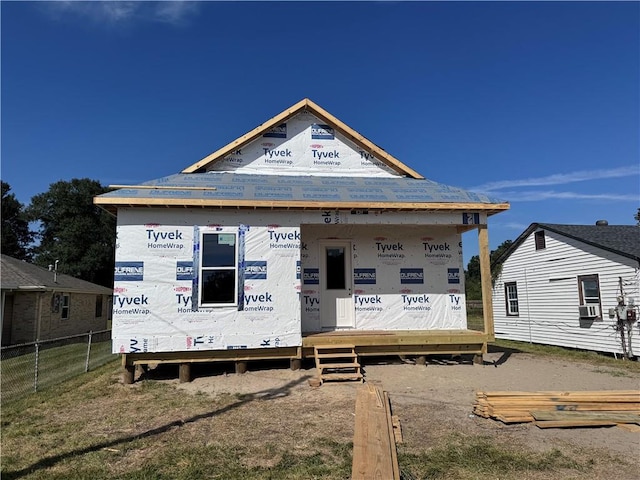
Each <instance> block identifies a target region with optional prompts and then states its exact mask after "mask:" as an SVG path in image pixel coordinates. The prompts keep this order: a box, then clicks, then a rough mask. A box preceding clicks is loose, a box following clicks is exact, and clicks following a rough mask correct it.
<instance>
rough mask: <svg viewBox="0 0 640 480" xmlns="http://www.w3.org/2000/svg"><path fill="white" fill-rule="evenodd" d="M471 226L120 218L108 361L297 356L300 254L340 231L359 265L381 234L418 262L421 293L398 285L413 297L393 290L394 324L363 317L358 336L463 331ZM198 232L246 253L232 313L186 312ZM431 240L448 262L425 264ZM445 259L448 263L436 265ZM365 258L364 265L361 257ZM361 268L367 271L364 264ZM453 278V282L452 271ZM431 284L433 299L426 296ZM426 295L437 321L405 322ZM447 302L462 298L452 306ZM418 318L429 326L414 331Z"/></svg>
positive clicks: (288, 214) (343, 218)
mask: <svg viewBox="0 0 640 480" xmlns="http://www.w3.org/2000/svg"><path fill="white" fill-rule="evenodd" d="M469 218H475V219H476V220H477V221H478V222H486V215H484V214H480V215H478V214H475V215H472V216H471V217H469V215H463V214H462V213H457V214H454V213H428V214H425V213H420V212H406V213H393V212H385V213H372V214H364V213H362V212H349V211H347V212H344V211H326V212H323V211H309V212H307V211H284V212H279V211H265V210H260V211H254V210H222V209H218V210H214V209H184V210H175V209H160V208H159V209H135V208H123V209H120V210H119V211H118V229H117V235H118V244H117V245H116V276H115V283H114V299H113V300H114V306H113V351H114V353H139V352H170V351H190V350H226V349H237V348H271V347H291V346H300V345H301V344H302V330H303V328H304V329H306V328H309V329H313V328H314V324H313V322H314V320H313V318H312V316H309V317H307V319H306V320H305V325H304V327H303V325H302V317H301V310H302V307H301V294H302V295H304V293H303V292H302V291H301V290H302V288H303V286H302V284H301V268H303V267H302V265H301V256H300V252H301V249H302V251H308V248H309V247H308V245H307V243H306V242H307V241H310V242H312V241H314V240H315V238H326V232H323V230H322V229H323V228H326V227H330V228H333V229H335V228H336V227H337V226H340V227H339V228H345V227H344V226H345V225H347V226H348V227H346V228H347V230H341V232H342V233H344V234H345V235H346V234H349V235H353V236H354V240H355V241H356V242H357V245H356V247H357V248H358V252H359V253H358V255H360V251H366V250H367V249H369V250H370V254H372V255H373V258H372V259H370V260H373V261H377V256H376V254H373V253H371V249H372V248H373V247H375V242H376V240H375V237H378V236H379V235H381V234H382V233H380V232H383V233H384V232H386V235H387V236H388V238H390V239H393V241H405V239H404V235H406V236H407V241H409V242H410V243H412V244H413V245H414V247H415V249H416V250H415V251H416V252H419V257H420V262H421V263H420V265H415V264H414V259H413V258H412V259H411V262H412V263H411V265H410V266H411V267H421V268H423V269H424V271H425V275H426V276H425V279H426V280H425V281H424V282H423V284H421V285H408V286H407V285H402V287H408V288H407V290H410V291H406V292H403V291H400V290H401V286H400V285H397V286H393V287H391V288H392V289H391V290H389V293H390V295H394V302H395V305H396V306H398V305H399V304H400V314H399V315H394V318H396V319H397V320H395V321H396V323H395V324H389V323H381V322H378V323H376V322H377V317H376V315H374V313H375V312H371V311H369V312H365V311H364V310H363V311H362V312H359V313H358V315H357V319H358V323H357V324H356V328H358V329H360V328H363V329H364V328H366V329H374V328H380V329H384V328H389V329H403V328H404V329H415V330H419V329H421V328H422V329H424V328H434V329H443V328H451V329H456V328H464V327H465V325H466V316H465V315H466V314H465V313H464V312H465V307H464V295H463V292H464V284H463V283H462V282H463V280H461V279H462V278H463V275H462V252H461V247H460V235H459V234H457V233H456V227H457V226H460V225H463V224H466V225H468V222H469ZM301 226H302V227H301ZM400 226H402V227H400ZM356 227H357V228H356ZM349 228H351V229H352V230H349ZM314 229H315V230H314ZM201 232H219V233H234V232H235V233H237V234H238V235H239V238H240V237H242V240H239V242H240V241H242V242H243V245H244V248H243V249H242V250H243V255H242V259H241V261H242V262H244V263H246V266H247V267H246V268H245V270H244V271H242V272H241V271H240V269H239V272H240V273H241V275H243V276H244V279H241V289H239V291H240V292H243V294H242V295H239V296H238V297H239V298H238V303H239V305H238V306H223V307H219V306H217V307H211V308H202V307H199V306H198V305H193V299H194V298H195V299H196V300H197V298H198V296H197V294H195V293H194V289H195V288H196V287H197V277H193V275H197V274H198V273H199V268H198V266H197V261H198V252H199V248H200V246H199V244H198V243H199V234H200V233H201ZM301 232H308V235H309V238H308V239H307V238H306V235H307V234H305V238H301ZM327 232H328V230H327ZM334 233H335V232H334ZM331 235H333V233H332V234H331ZM434 239H436V240H437V242H436V243H438V242H441V243H443V242H444V243H447V244H448V247H446V248H447V250H446V252H440V251H438V250H437V249H435V250H433V251H430V254H431V253H432V254H433V255H432V257H429V258H428V257H427V255H426V254H425V248H426V247H425V246H424V243H425V242H429V241H433V240H434ZM312 248H314V247H312ZM434 248H435V247H434ZM442 248H443V249H444V248H445V247H444V246H443V247H442ZM449 253H451V258H446V257H443V256H441V255H440V254H445V255H448V254H449ZM362 258H363V261H364V260H365V259H366V256H365V257H362ZM303 260H304V265H305V266H311V265H312V264H313V259H311V258H304V259H303ZM354 260H355V261H354V267H356V268H358V266H363V267H364V265H365V264H364V263H360V257H358V258H357V259H355V258H354ZM416 261H417V260H416ZM250 262H256V263H259V265H260V267H259V268H264V273H263V274H262V275H254V274H253V272H252V271H251V270H249V269H248V265H249V264H250ZM393 263H394V265H393V268H395V269H396V270H399V268H400V267H401V266H402V267H404V266H405V265H404V264H402V262H398V263H396V262H393ZM254 265H255V264H254ZM407 266H409V265H407ZM366 267H369V261H367V265H366ZM366 267H365V268H366ZM449 268H452V269H456V268H457V269H459V271H458V272H457V273H458V279H459V281H460V283H455V284H452V285H451V288H448V287H449V284H448V280H447V279H448V275H449V273H450V272H449V270H448V269H449ZM185 269H192V270H191V271H192V272H193V274H192V276H191V277H190V276H188V275H184V271H185ZM436 272H437V273H436ZM397 273H399V272H397ZM451 275H452V276H455V275H454V271H453V270H452V272H451ZM436 284H437V285H438V286H437V290H435V291H431V290H430V289H433V288H434V286H435V285H436ZM377 288H380V285H374V286H373V287H372V286H370V285H366V286H363V288H362V292H354V293H356V294H358V295H363V296H366V295H369V296H373V297H375V295H380V293H381V291H380V290H376V289H377ZM449 290H451V291H450V292H449ZM425 293H433V294H437V295H436V296H437V297H438V300H437V302H436V304H437V309H440V311H441V312H442V315H440V316H438V317H437V318H435V317H430V316H429V315H425V310H420V311H418V310H417V309H416V310H415V311H414V312H413V313H412V314H411V315H409V314H407V312H408V311H405V312H404V313H403V310H402V307H401V302H402V298H403V297H402V295H405V296H406V295H409V294H415V295H423V294H425ZM452 295H453V296H455V295H459V296H458V297H457V299H455V300H452ZM433 299H434V300H435V296H434V297H433ZM431 301H432V300H431V299H429V302H431ZM447 302H455V306H456V307H458V306H459V310H455V311H454V310H453V309H452V307H453V306H454V305H453V303H447ZM422 303H425V300H422ZM447 312H448V313H447ZM459 312H463V313H462V314H460V313H459ZM398 318H399V319H398ZM425 318H427V319H428V320H427V321H426V322H422V323H421V321H422V320H423V319H425Z"/></svg>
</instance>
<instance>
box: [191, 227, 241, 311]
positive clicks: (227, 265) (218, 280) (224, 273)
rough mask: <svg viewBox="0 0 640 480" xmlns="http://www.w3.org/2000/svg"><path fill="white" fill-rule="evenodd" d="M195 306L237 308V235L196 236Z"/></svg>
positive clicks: (209, 234)
mask: <svg viewBox="0 0 640 480" xmlns="http://www.w3.org/2000/svg"><path fill="white" fill-rule="evenodd" d="M198 292H199V299H198V300H199V305H200V306H202V307H221V306H224V307H231V306H236V305H238V235H237V234H236V233H222V232H215V233H208V232H203V233H202V235H201V237H200V275H199V277H198Z"/></svg>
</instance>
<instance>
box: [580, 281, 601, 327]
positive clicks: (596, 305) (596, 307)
mask: <svg viewBox="0 0 640 480" xmlns="http://www.w3.org/2000/svg"><path fill="white" fill-rule="evenodd" d="M578 295H579V297H580V317H582V318H597V317H600V318H601V315H600V281H599V279H598V275H597V274H596V275H580V276H578Z"/></svg>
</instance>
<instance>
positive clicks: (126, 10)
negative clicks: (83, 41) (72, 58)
mask: <svg viewBox="0 0 640 480" xmlns="http://www.w3.org/2000/svg"><path fill="white" fill-rule="evenodd" d="M44 5H45V6H46V7H47V10H48V12H49V13H50V14H51V15H52V16H53V17H54V18H57V19H60V18H65V17H67V16H76V17H80V18H83V19H89V20H91V21H93V22H96V23H100V24H106V25H121V24H126V23H131V22H134V21H143V22H144V21H146V22H158V23H167V24H173V25H177V24H182V23H184V22H185V21H186V20H187V19H188V17H189V16H190V15H193V14H194V13H196V12H197V9H198V2H191V1H160V2H145V1H138V2H131V1H106V2H101V1H92V2H85V1H58V2H45V4H44Z"/></svg>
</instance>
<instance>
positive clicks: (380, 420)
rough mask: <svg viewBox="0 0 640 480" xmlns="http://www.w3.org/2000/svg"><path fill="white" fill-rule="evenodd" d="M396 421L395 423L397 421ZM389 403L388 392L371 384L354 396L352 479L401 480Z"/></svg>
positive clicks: (396, 434)
mask: <svg viewBox="0 0 640 480" xmlns="http://www.w3.org/2000/svg"><path fill="white" fill-rule="evenodd" d="M395 422H398V420H397V419H396V420H395ZM393 424H394V418H393V416H392V415H391V404H390V403H389V396H388V395H387V392H385V391H383V390H382V389H381V388H380V387H377V386H376V385H372V384H370V383H369V384H365V385H363V386H361V387H360V388H359V389H358V391H357V393H356V420H355V429H354V434H353V464H352V468H351V478H352V480H370V479H377V478H379V479H384V480H400V468H399V466H398V452H397V450H396V438H397V436H398V435H399V434H400V432H399V430H400V428H399V427H400V426H399V423H397V428H395V429H394V425H393Z"/></svg>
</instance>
